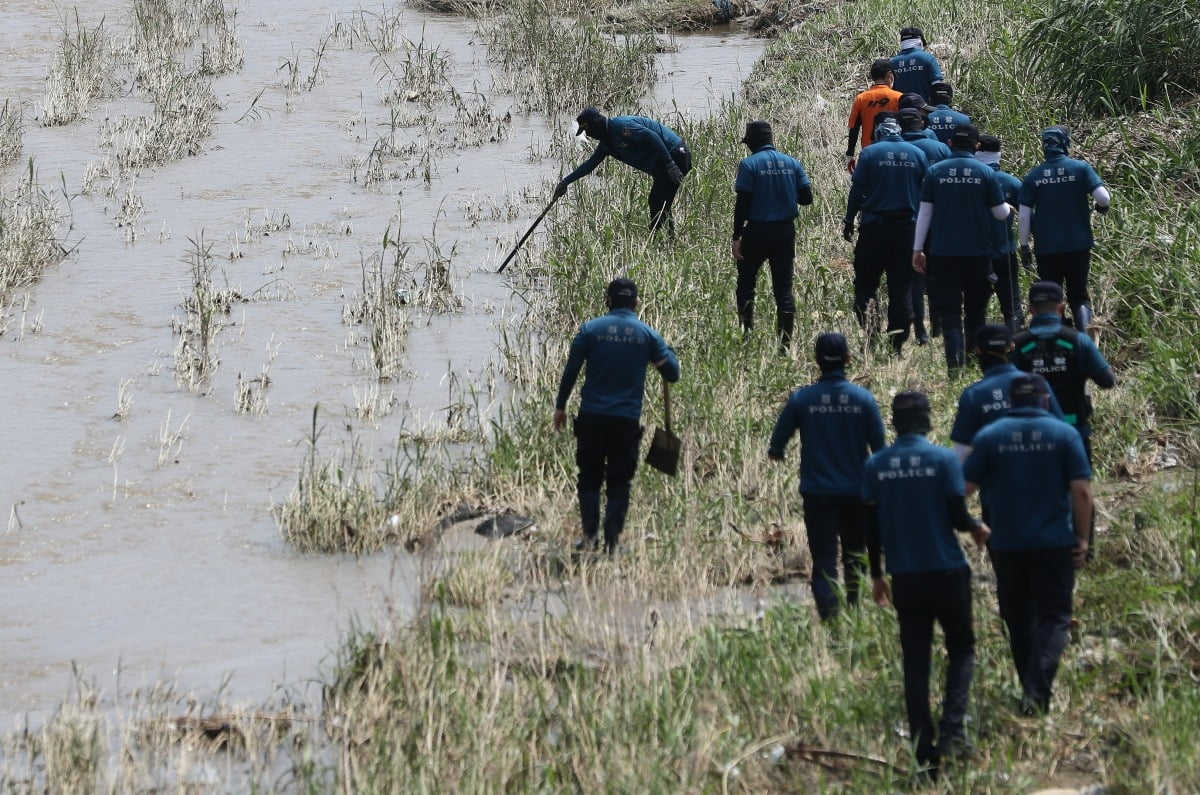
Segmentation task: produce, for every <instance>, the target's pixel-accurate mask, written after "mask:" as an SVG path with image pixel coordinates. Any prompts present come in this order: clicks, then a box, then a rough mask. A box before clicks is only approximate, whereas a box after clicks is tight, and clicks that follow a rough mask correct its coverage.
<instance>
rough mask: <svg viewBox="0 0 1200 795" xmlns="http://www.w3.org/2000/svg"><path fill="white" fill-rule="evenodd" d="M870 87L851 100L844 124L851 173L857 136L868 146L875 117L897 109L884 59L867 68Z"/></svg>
mask: <svg viewBox="0 0 1200 795" xmlns="http://www.w3.org/2000/svg"><path fill="white" fill-rule="evenodd" d="M870 74H871V87H870V88H868V89H867V90H866V91H863V92H862V93H860V94H859V95H858V96H856V97H855V98H854V104H853V105H851V107H850V119H849V121H848V123H847V126H848V127H849V130H850V131H849V133H848V136H847V140H846V170H847V171H848V172H850V173H851V174H853V173H854V164H855V163H856V162H857V159H856V157H855V154H854V150H855V148H856V147H857V146H858V137H859V134H860V133H861V134H862V145H863V146H864V147H867V146H870V145H871V140H872V139H871V135H872V134H873V133H874V132H875V115H876V114H878V113H882V112H884V111H891V112H893V113H895V112H896V111H897V110H899V109H900V92H899V91H896V90H895V89H893V88H892V62H891V61H889V60H888V59H887V58H876V59H875V61H874V62H873V63H872V64H871V72H870Z"/></svg>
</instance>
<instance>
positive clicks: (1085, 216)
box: [1017, 126, 1111, 332]
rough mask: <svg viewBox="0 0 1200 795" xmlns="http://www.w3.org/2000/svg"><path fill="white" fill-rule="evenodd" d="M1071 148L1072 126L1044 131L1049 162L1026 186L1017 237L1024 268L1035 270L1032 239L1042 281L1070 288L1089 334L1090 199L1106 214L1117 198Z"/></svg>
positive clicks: (1074, 310) (1077, 319)
mask: <svg viewBox="0 0 1200 795" xmlns="http://www.w3.org/2000/svg"><path fill="white" fill-rule="evenodd" d="M1070 148H1071V135H1070V133H1068V132H1067V128H1066V127H1060V126H1055V127H1047V128H1046V129H1045V130H1044V131H1043V132H1042V154H1043V156H1044V157H1045V158H1046V159H1045V160H1044V161H1043V162H1042V163H1041V164H1040V165H1038V166H1035V167H1034V168H1033V169H1031V170H1030V171H1029V173H1028V174H1026V175H1025V179H1024V181H1023V182H1022V183H1021V191H1020V195H1019V197H1018V201H1019V203H1020V208H1019V210H1018V219H1017V233H1018V236H1019V238H1020V249H1019V251H1020V254H1021V262H1022V264H1024V265H1025V266H1026V267H1029V266H1030V265H1031V263H1032V261H1033V251H1032V250H1031V249H1030V247H1029V240H1030V236H1031V235H1032V237H1033V242H1034V243H1035V244H1036V250H1037V274H1038V278H1039V279H1041V280H1043V281H1050V282H1057V283H1059V284H1061V285H1064V286H1065V288H1066V291H1067V305H1068V306H1069V307H1071V318H1072V320H1073V321H1074V323H1075V328H1076V329H1078V330H1079V331H1083V332H1086V331H1087V329H1088V326H1090V325H1091V322H1092V304H1091V298H1090V297H1089V296H1088V276H1089V272H1090V271H1091V263H1092V245H1093V243H1094V242H1095V241H1094V239H1093V237H1092V218H1091V216H1092V206H1091V202H1089V201H1088V199H1089V198H1090V199H1091V200H1092V202H1094V203H1095V204H1094V206H1095V210H1096V212H1098V213H1100V214H1101V215H1103V214H1105V213H1107V212H1108V207H1109V202H1110V200H1111V197H1110V196H1109V193H1108V189H1107V188H1105V187H1104V182H1103V181H1102V180H1101V179H1100V177H1099V175H1098V174H1096V170H1095V169H1093V168H1092V167H1091V166H1090V165H1089V164H1087V163H1085V162H1084V161H1082V160H1076V159H1075V158H1072V157H1068V156H1067V155H1068V153H1069V152H1070Z"/></svg>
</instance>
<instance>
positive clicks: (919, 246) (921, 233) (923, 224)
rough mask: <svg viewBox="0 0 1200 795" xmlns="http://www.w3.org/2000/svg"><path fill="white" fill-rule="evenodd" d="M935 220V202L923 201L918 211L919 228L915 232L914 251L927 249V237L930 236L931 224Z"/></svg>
mask: <svg viewBox="0 0 1200 795" xmlns="http://www.w3.org/2000/svg"><path fill="white" fill-rule="evenodd" d="M932 221H933V202H921V209H919V210H918V211H917V229H916V231H915V232H914V233H913V251H924V250H925V238H926V237H928V236H929V224H930V222H932Z"/></svg>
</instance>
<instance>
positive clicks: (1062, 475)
mask: <svg viewBox="0 0 1200 795" xmlns="http://www.w3.org/2000/svg"><path fill="white" fill-rule="evenodd" d="M971 446H972V448H973V449H972V450H971V455H969V456H968V457H967V460H966V462H965V463H964V464H963V476H964V477H965V478H966V479H967V480H968V481H969V482H971V483H974V484H976V485H978V486H979V490H980V498H981V499H982V500H983V502H984V504H986V505H987V506H988V511H989V516H988V524H989V526H990V527H991V530H992V536H991V539H990V540H989V541H988V545H989V546H990V547H992V548H993V549H998V550H1021V549H1061V548H1064V547H1073V546H1075V529H1074V527H1073V525H1072V521H1071V481H1072V480H1090V479H1091V476H1092V470H1091V467H1089V466H1088V461H1087V455H1086V454H1085V453H1084V450H1083V439H1082V437H1080V435H1079V434H1078V433H1077V432H1076V431H1075V429H1074V428H1072V427H1071V426H1070V425H1067V424H1066V423H1065V422H1063V421H1061V420H1058V419H1055V418H1054V417H1052V416H1050V415H1049V414H1048V413H1046V412H1045V411H1042V410H1041V409H1036V408H1026V407H1023V406H1022V407H1018V408H1014V409H1012V410H1010V411H1009V412H1008V414H1007V415H1005V416H1004V417H1002V418H1000V419H999V420H997V421H996V422H993V423H992V424H991V425H989V426H987V427H986V428H984V429H983V430H982V431H980V432H979V433H977V434H976V435H975V438H974V440H972V442H971Z"/></svg>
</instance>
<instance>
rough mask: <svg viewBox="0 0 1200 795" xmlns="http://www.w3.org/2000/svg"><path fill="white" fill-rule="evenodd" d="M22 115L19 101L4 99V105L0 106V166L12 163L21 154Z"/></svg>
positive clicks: (23, 133)
mask: <svg viewBox="0 0 1200 795" xmlns="http://www.w3.org/2000/svg"><path fill="white" fill-rule="evenodd" d="M22 116H23V114H22V109H21V105H20V103H17V102H14V101H12V100H11V99H6V100H4V106H3V107H2V108H0V166H4V165H8V164H9V163H13V162H15V161H16V159H17V158H18V157H20V156H21V146H22V139H23V137H24V135H25V127H24V123H23V122H24V119H23V118H22Z"/></svg>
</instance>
